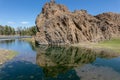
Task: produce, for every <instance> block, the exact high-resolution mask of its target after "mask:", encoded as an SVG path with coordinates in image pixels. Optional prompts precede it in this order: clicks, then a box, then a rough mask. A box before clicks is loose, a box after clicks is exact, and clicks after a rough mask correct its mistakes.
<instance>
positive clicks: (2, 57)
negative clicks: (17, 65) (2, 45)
mask: <svg viewBox="0 0 120 80" xmlns="http://www.w3.org/2000/svg"><path fill="white" fill-rule="evenodd" d="M16 54H17V52H15V51H11V50H5V49H0V65H1V64H3V63H5V62H6V61H8V60H11V59H12V58H14V57H15V56H16Z"/></svg>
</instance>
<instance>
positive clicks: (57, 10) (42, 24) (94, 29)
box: [35, 1, 120, 45]
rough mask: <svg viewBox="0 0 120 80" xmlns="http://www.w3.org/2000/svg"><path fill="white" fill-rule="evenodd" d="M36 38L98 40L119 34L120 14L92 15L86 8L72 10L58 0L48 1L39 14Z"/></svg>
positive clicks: (67, 41)
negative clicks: (55, 0)
mask: <svg viewBox="0 0 120 80" xmlns="http://www.w3.org/2000/svg"><path fill="white" fill-rule="evenodd" d="M36 27H37V29H38V32H37V34H36V38H35V39H36V42H37V43H39V44H54V45H58V44H74V43H80V42H98V41H102V40H108V39H111V38H112V37H118V36H119V34H120V14H115V13H103V14H100V15H97V16H92V15H90V14H88V13H87V11H86V10H78V11H74V12H70V11H69V10H68V9H67V7H65V6H64V5H61V4H56V3H55V2H54V1H51V2H49V3H46V4H45V5H44V7H43V8H42V11H41V13H40V14H39V15H38V16H37V19H36Z"/></svg>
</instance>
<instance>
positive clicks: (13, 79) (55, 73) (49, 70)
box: [0, 39, 120, 80]
mask: <svg viewBox="0 0 120 80" xmlns="http://www.w3.org/2000/svg"><path fill="white" fill-rule="evenodd" d="M0 48H4V49H9V50H15V51H17V52H18V53H19V54H18V55H17V56H16V57H15V58H14V59H12V60H10V61H8V62H6V63H5V64H4V65H2V66H0V80H120V57H119V56H114V54H111V53H110V54H108V53H96V52H94V51H92V50H88V49H83V48H77V47H67V46H61V47H58V46H52V47H51V46H39V47H38V46H37V47H36V46H35V45H33V44H32V43H30V42H26V41H23V40H19V39H16V40H0Z"/></svg>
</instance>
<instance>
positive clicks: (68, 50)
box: [36, 47, 96, 77]
mask: <svg viewBox="0 0 120 80" xmlns="http://www.w3.org/2000/svg"><path fill="white" fill-rule="evenodd" d="M95 59H96V55H95V53H94V52H93V51H91V50H87V49H81V48H76V47H40V48H39V49H38V53H37V60H36V61H37V64H38V65H40V66H41V67H42V68H43V71H44V73H45V75H46V76H52V77H53V76H57V75H58V74H60V73H66V72H67V71H69V70H70V69H72V68H73V67H75V66H78V65H79V66H80V65H82V64H84V63H90V62H93V61H94V60H95Z"/></svg>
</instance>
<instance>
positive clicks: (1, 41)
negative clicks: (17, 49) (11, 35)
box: [0, 40, 15, 45]
mask: <svg viewBox="0 0 120 80" xmlns="http://www.w3.org/2000/svg"><path fill="white" fill-rule="evenodd" d="M14 42H15V40H0V44H1V43H2V44H4V43H5V44H7V45H9V44H12V43H14Z"/></svg>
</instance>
